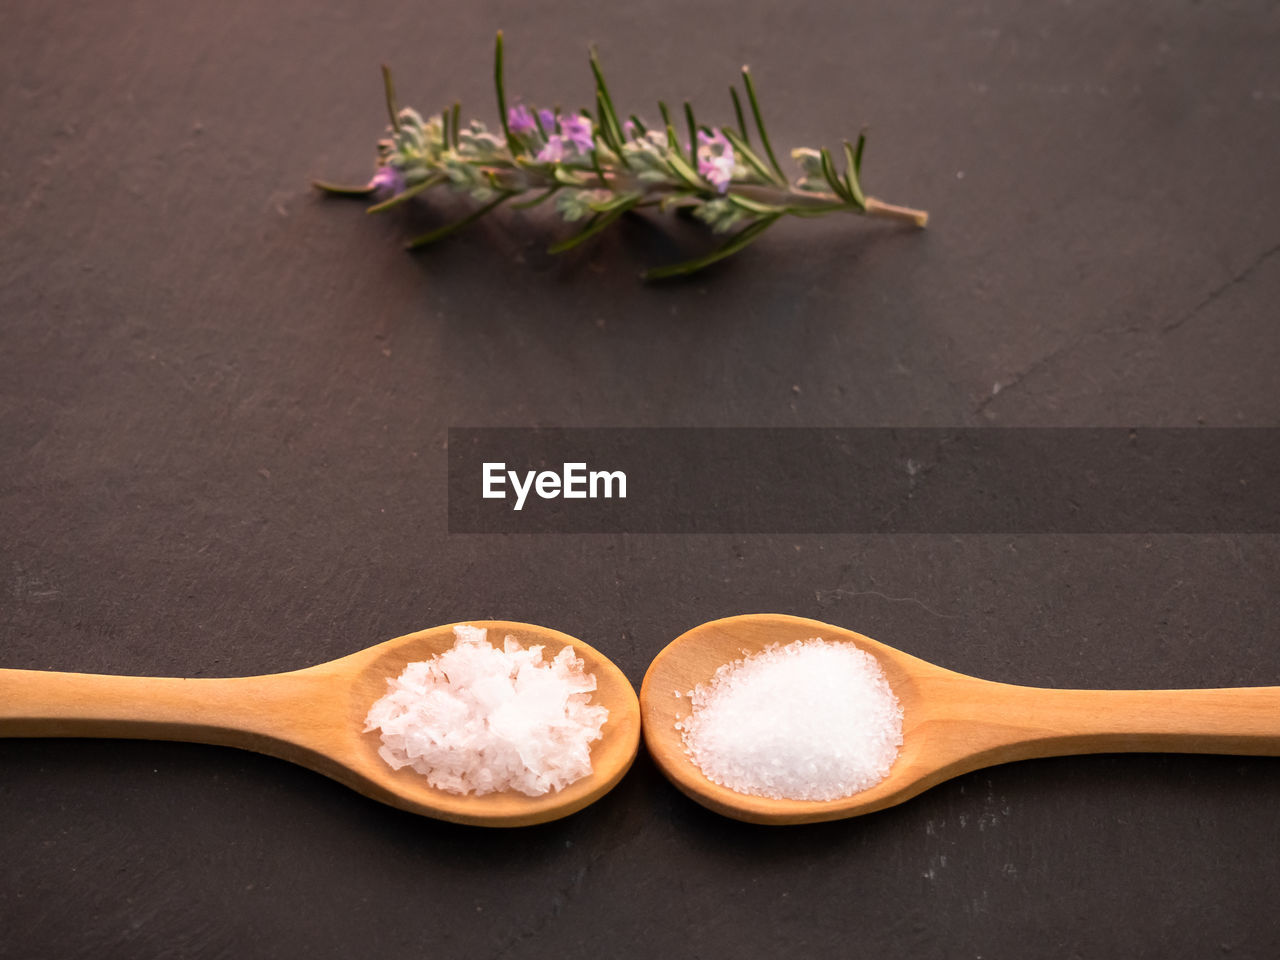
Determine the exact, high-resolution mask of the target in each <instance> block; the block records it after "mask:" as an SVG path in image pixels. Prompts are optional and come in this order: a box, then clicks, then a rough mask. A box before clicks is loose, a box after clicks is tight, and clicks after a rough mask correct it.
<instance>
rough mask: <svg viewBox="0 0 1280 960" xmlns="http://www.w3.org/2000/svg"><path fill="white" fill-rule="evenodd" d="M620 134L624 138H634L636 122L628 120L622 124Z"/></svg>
mask: <svg viewBox="0 0 1280 960" xmlns="http://www.w3.org/2000/svg"><path fill="white" fill-rule="evenodd" d="M622 136H623V139H625V140H634V139H635V138H636V122H635V121H634V120H628V121H627V122H626V123H624V124H623V125H622Z"/></svg>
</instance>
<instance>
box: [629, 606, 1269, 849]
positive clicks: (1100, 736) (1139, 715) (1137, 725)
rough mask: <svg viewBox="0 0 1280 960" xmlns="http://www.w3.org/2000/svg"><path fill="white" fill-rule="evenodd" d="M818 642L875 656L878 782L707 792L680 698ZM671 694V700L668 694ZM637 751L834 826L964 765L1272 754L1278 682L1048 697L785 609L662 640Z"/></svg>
mask: <svg viewBox="0 0 1280 960" xmlns="http://www.w3.org/2000/svg"><path fill="white" fill-rule="evenodd" d="M815 637H821V638H822V639H824V640H827V641H831V642H837V641H840V642H847V643H853V644H856V645H857V646H858V647H860V648H861V649H863V650H864V651H866V652H867V653H869V654H871V655H872V656H874V657H875V658H876V659H877V660H878V661H879V663H880V666H881V667H882V668H883V669H884V672H885V676H886V678H887V679H888V681H889V685H890V687H891V688H892V689H893V692H894V694H895V695H896V696H897V698H898V702H899V704H900V705H901V706H902V711H903V724H902V749H901V751H900V752H899V754H898V756H897V759H896V760H895V761H894V764H893V766H892V768H891V769H890V771H889V774H888V776H887V777H885V779H883V780H881V781H880V782H879V783H878V784H876V785H874V786H872V787H870V788H869V789H867V790H864V791H862V792H860V793H856V794H854V795H853V796H850V797H845V798H843V799H839V800H824V801H817V800H776V799H772V798H768V797H757V796H749V795H747V794H743V793H738V792H736V791H734V790H731V789H729V788H728V787H724V786H721V785H720V784H717V783H712V782H711V781H710V780H708V779H707V778H706V776H704V775H703V773H702V771H701V770H699V769H698V767H697V766H696V765H695V764H694V763H693V761H692V760H691V759H690V758H689V757H688V756H687V754H686V753H685V749H684V744H683V742H682V740H681V737H680V732H679V731H678V730H677V729H676V727H675V723H676V721H677V720H680V719H682V718H683V717H686V716H688V714H689V712H690V703H689V699H688V697H687V696H685V694H686V693H688V692H689V691H691V690H692V689H693V688H694V687H695V686H697V685H698V684H699V683H705V682H707V681H708V680H710V679H711V677H712V676H713V675H714V674H715V671H716V669H717V668H718V667H719V666H721V665H722V664H725V663H730V662H732V661H734V660H737V659H739V658H741V657H742V656H743V655H744V654H754V653H756V652H758V651H760V650H762V649H764V648H765V647H767V646H769V645H771V644H781V645H784V646H785V645H786V644H789V643H793V642H795V641H797V640H809V639H812V638H815ZM677 693H679V694H680V696H676V694H677ZM640 711H641V716H642V717H643V721H644V736H645V744H646V746H647V747H648V749H649V752H650V754H652V756H653V758H654V760H655V761H656V762H657V764H658V766H659V768H661V770H662V771H663V773H665V774H666V776H667V777H668V778H669V779H670V780H671V781H672V783H674V784H675V785H676V787H677V788H679V789H680V790H681V791H682V792H683V793H685V794H686V795H688V796H689V797H691V798H692V799H693V800H696V801H697V802H698V803H700V804H702V805H703V806H705V807H708V808H710V809H711V810H714V811H716V812H717V813H722V814H724V815H725V816H729V817H733V818H735V819H738V820H745V821H748V822H751V823H772V824H786V823H810V822H816V821H820V820H839V819H842V818H844V817H854V816H859V815H860V814H864V813H871V812H873V811H876V810H881V809H884V808H885V807H890V806H893V805H895V804H898V803H902V802H903V801H904V800H909V799H910V798H912V797H914V796H916V795H917V794H919V793H922V792H923V791H925V790H927V789H929V788H930V787H932V786H934V785H936V784H938V783H941V782H942V781H944V780H948V779H950V778H952V777H955V776H959V775H960V774H962V773H967V772H969V771H972V770H977V769H980V768H982V767H988V766H992V765H994V764H998V763H1005V762H1008V761H1012V760H1023V759H1030V758H1033V757H1050V756H1066V755H1071V754H1082V753H1119V752H1180V753H1228V754H1252V755H1260V756H1277V755H1280V687H1240V688H1232V689H1216V690H1056V689H1048V688H1042V687H1024V686H1016V685H1014V684H1006V683H996V682H993V681H990V680H981V679H979V678H977V677H971V676H967V675H965V674H961V673H956V672H954V671H952V670H947V669H945V668H943V667H939V666H936V665H935V664H932V663H928V662H927V661H924V660H921V659H919V658H917V657H913V656H911V655H910V654H907V653H903V652H902V651H901V650H896V649H894V648H893V647H890V646H888V645H886V644H883V643H880V642H878V641H876V640H872V639H871V638H870V637H866V636H863V635H862V634H860V633H855V632H853V631H852V630H846V629H845V628H843V627H838V626H834V625H832V624H829V623H822V622H820V621H818V620H807V619H804V618H801V617H791V616H786V615H783V614H750V615H744V616H736V617H728V618H725V619H723V620H713V621H711V622H710V623H704V624H702V625H701V626H698V627H694V628H693V629H692V630H689V631H687V632H686V633H684V634H682V635H681V636H680V637H678V638H676V639H675V640H674V641H672V642H671V643H670V644H669V645H668V646H667V647H666V648H665V649H664V650H662V652H661V653H659V654H658V656H657V657H656V658H655V659H654V661H653V663H652V664H651V665H650V666H649V670H648V672H647V673H646V674H645V678H644V683H643V685H642V686H641V688H640Z"/></svg>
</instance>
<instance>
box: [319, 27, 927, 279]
mask: <svg viewBox="0 0 1280 960" xmlns="http://www.w3.org/2000/svg"><path fill="white" fill-rule="evenodd" d="M589 63H590V66H591V72H592V75H593V77H594V79H595V112H594V113H591V112H589V111H587V110H582V111H580V112H577V113H573V112H567V113H562V112H561V111H560V109H559V108H558V107H557V108H555V109H554V110H547V109H542V110H536V111H535V110H533V109H531V108H529V107H527V106H525V105H524V104H522V103H520V102H519V101H516V102H515V103H514V105H509V103H508V100H507V93H506V79H505V77H504V71H503V40H502V32H501V31H499V32H498V37H497V42H496V45H495V49H494V70H493V76H494V87H495V90H496V93H497V100H498V114H499V118H500V121H501V131H500V133H496V134H495V133H491V132H489V130H488V129H487V128H486V127H485V125H484V124H483V123H481V122H480V121H478V120H473V121H471V123H469V124H468V125H467V126H466V127H463V126H462V123H461V116H460V114H461V108H460V105H459V104H457V103H454V104H453V105H452V106H451V107H446V108H445V109H444V110H442V111H441V112H440V113H439V114H437V115H434V116H431V117H427V118H425V119H424V118H423V117H422V116H421V115H420V114H419V113H418V112H417V111H415V110H414V109H412V108H411V107H403V108H402V107H400V106H399V105H398V102H397V100H396V92H395V86H394V83H393V81H392V77H391V71H390V70H389V69H388V68H387V67H385V66H384V67H383V68H382V78H383V93H384V96H385V99H386V105H387V114H388V116H389V117H390V126H389V127H388V130H387V136H386V137H385V138H384V139H382V140H380V141H379V142H378V166H377V171H376V173H375V174H374V176H373V178H372V179H371V180H370V181H369V182H368V183H367V184H364V185H359V186H342V185H338V184H333V183H327V182H324V181H319V180H317V181H315V186H316V187H317V188H318V189H320V190H322V191H324V192H325V193H329V194H335V195H340V196H360V197H370V196H373V197H376V198H378V202H376V203H374V204H373V205H372V206H371V207H369V212H370V213H380V212H382V211H383V210H387V209H390V208H392V207H395V206H399V205H400V204H402V203H404V202H406V201H408V200H410V199H411V198H413V197H415V196H417V195H418V194H421V193H425V192H427V191H428V190H431V189H432V188H434V187H443V188H446V189H449V190H452V191H454V192H458V193H465V194H468V195H469V196H470V197H471V198H472V199H473V200H474V201H475V202H476V203H477V204H479V206H478V207H477V209H476V210H474V211H473V212H472V213H471V214H469V215H468V216H465V217H463V218H462V219H461V220H458V221H455V222H453V223H450V224H448V225H446V226H443V227H440V228H438V229H436V230H433V231H431V232H430V233H427V234H424V235H423V236H421V237H418V238H417V239H415V240H413V241H412V242H410V243H409V247H410V248H416V247H421V246H425V245H427V244H430V243H434V242H435V241H437V240H440V239H442V238H444V237H446V236H448V235H450V234H452V233H454V232H455V231H457V230H460V229H462V228H463V227H465V226H467V225H469V224H471V223H473V222H475V221H476V220H478V219H480V218H481V217H483V216H484V215H485V214H487V213H489V212H490V211H491V210H494V209H496V208H497V207H499V206H501V205H502V204H503V203H506V202H507V201H511V203H510V206H511V207H513V208H515V209H529V208H531V207H534V206H537V205H539V204H541V203H544V202H547V201H550V202H551V203H552V205H553V206H554V207H555V209H556V211H557V212H558V213H559V214H560V215H561V217H563V218H564V219H565V220H566V221H569V222H577V221H584V223H583V225H582V227H581V228H580V229H579V231H578V232H577V233H576V234H574V235H573V236H571V237H569V238H568V239H566V240H563V241H561V242H559V243H557V244H554V245H553V246H552V247H551V248H550V252H551V253H561V252H563V251H565V250H569V249H572V248H573V247H576V246H578V245H579V244H581V243H583V242H584V241H586V240H589V239H590V238H592V237H594V236H595V235H596V234H598V233H600V232H601V231H603V230H604V229H606V228H607V227H609V226H610V225H611V224H613V223H614V222H615V221H617V220H618V219H620V218H621V217H622V216H624V215H626V214H627V213H630V212H632V211H635V210H638V209H641V208H645V207H657V208H658V209H659V210H661V211H669V210H683V211H686V212H688V213H691V214H692V215H693V216H694V217H696V218H697V219H699V220H701V221H702V222H704V223H706V224H707V225H708V226H709V227H710V228H711V229H712V231H714V232H715V233H718V234H728V235H729V236H728V238H727V239H726V241H725V242H724V243H723V244H722V245H721V246H720V247H719V248H717V249H716V250H714V251H712V252H711V253H709V254H707V255H705V256H702V257H697V258H694V259H692V260H688V261H686V262H684V263H677V264H672V265H670V266H664V267H658V268H655V269H652V270H649V271H647V272H646V273H644V274H642V276H643V277H644V278H645V279H646V280H660V279H664V278H667V277H676V276H685V275H688V274H690V273H694V272H696V271H698V270H701V269H703V268H704V267H707V266H710V265H711V264H713V263H717V262H718V261H720V260H723V259H725V258H726V257H729V256H731V255H733V254H735V253H737V252H738V251H739V250H742V249H743V248H744V247H746V246H747V245H749V244H751V243H753V242H754V241H755V240H756V239H758V238H759V237H760V236H761V234H763V233H764V232H765V231H766V230H768V229H769V228H770V227H771V226H773V225H774V224H775V223H777V222H778V221H779V220H781V219H782V218H783V217H785V216H793V217H802V218H807V217H816V216H825V215H826V214H829V213H856V214H861V215H863V216H868V217H877V218H882V219H890V220H897V221H899V222H903V223H909V224H912V225H914V226H917V227H923V226H924V225H925V223H926V222H927V221H928V217H929V215H928V214H927V213H925V212H924V211H923V210H914V209H911V208H909V207H900V206H895V205H893V204H888V203H883V202H882V201H880V200H877V199H875V198H874V197H868V196H867V195H866V194H865V193H864V191H863V188H862V157H863V151H864V148H865V145H866V135H865V131H864V132H863V133H860V134H859V135H858V139H857V142H856V144H851V143H850V142H849V141H847V140H846V141H844V143H843V156H842V160H843V170H841V169H840V168H839V166H838V164H837V162H836V160H835V158H834V157H833V156H832V153H831V151H829V150H827V149H825V148H823V149H820V150H811V149H808V148H801V149H797V150H793V151H791V156H792V158H793V159H794V160H795V161H797V163H798V164H799V167H800V174H801V175H800V177H799V178H797V179H796V180H794V181H791V180H789V179H788V178H787V175H786V174H785V173H784V172H783V169H782V166H781V164H780V163H779V162H778V157H777V155H776V154H775V153H774V151H773V145H772V144H771V142H770V140H769V133H768V131H767V129H766V127H765V123H764V116H763V113H762V111H761V109H760V101H759V98H758V96H757V94H756V86H755V82H754V80H753V79H752V77H751V72H750V71H749V70H748V69H747V68H746V67H743V68H742V87H743V93H744V94H745V96H746V105H747V107H748V109H749V111H750V119H751V120H752V121H754V123H755V139H756V140H758V141H759V149H757V148H756V147H754V146H752V132H751V131H750V130H749V129H748V125H747V119H748V113H747V111H746V110H744V109H743V100H742V98H741V97H740V96H739V93H738V89H737V88H736V87H731V88H730V91H729V93H730V98H731V100H732V102H733V112H734V118H733V123H732V124H729V125H726V126H724V127H720V128H716V127H708V126H706V125H700V124H698V122H697V120H696V119H695V116H694V111H693V106H692V105H691V104H689V103H688V102H686V103H684V119H685V126H686V128H687V138H688V139H687V140H686V141H685V142H684V143H683V144H682V143H681V140H680V136H679V134H678V133H677V132H676V128H675V126H674V125H673V123H672V118H671V112H670V111H669V110H668V109H667V105H666V104H665V103H662V102H659V104H658V110H659V113H660V114H661V116H662V124H661V125H660V126H658V127H655V128H652V129H651V128H649V127H647V126H646V125H645V124H644V123H643V122H642V121H641V120H640V118H639V117H638V116H636V115H635V114H631V115H630V116H629V119H628V120H627V121H626V122H625V123H623V122H622V121H621V119H620V115H619V113H618V111H617V108H616V107H615V106H614V101H613V97H612V95H611V94H610V92H609V87H608V84H607V83H606V82H605V77H604V69H603V68H602V67H601V65H600V59H599V57H598V56H597V54H596V52H595V50H592V51H591V53H590V57H589Z"/></svg>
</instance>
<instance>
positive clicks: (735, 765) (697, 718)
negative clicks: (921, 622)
mask: <svg viewBox="0 0 1280 960" xmlns="http://www.w3.org/2000/svg"><path fill="white" fill-rule="evenodd" d="M676 695H677V696H679V694H678V693H677V694H676ZM687 695H688V696H689V697H691V698H692V706H693V712H692V713H691V714H690V715H689V716H687V717H685V718H684V719H683V720H679V721H677V722H676V729H678V730H679V731H680V735H681V737H682V739H683V740H684V745H685V752H686V753H687V754H688V755H689V757H690V759H692V760H693V762H694V763H695V764H696V765H697V767H698V768H699V769H700V770H701V771H702V772H703V773H704V774H705V775H706V777H707V779H709V780H711V781H712V782H714V783H718V784H721V785H722V786H725V787H728V788H729V789H731V790H735V791H737V792H738V793H745V794H750V795H752V796H757V797H772V798H774V799H777V800H838V799H840V798H842V797H849V796H852V795H853V794H855V793H860V792H861V791H863V790H866V789H867V788H868V787H872V786H875V784H877V783H879V782H880V781H881V780H883V779H884V778H885V777H886V776H888V774H889V768H890V767H892V766H893V761H894V759H895V758H896V757H897V755H898V750H899V748H900V747H901V746H902V707H901V706H900V705H899V704H898V699H897V697H895V696H894V694H893V690H892V689H891V688H890V686H889V681H888V680H887V679H886V678H885V675H884V670H883V669H881V667H880V664H879V662H878V661H877V660H876V658H875V657H873V656H872V655H871V654H869V653H867V652H865V651H864V650H862V649H860V648H859V647H857V646H856V645H854V644H852V643H828V642H827V641H825V640H822V639H820V638H817V639H812V640H797V641H796V642H794V643H790V644H787V645H786V646H785V647H784V646H780V645H778V644H773V645H771V646H768V647H766V648H765V649H763V650H761V651H760V652H759V653H756V654H753V655H751V656H748V657H744V658H743V659H741V660H735V661H733V662H732V663H726V664H724V665H723V666H721V667H719V668H718V669H717V670H716V672H715V676H713V677H712V678H711V680H709V681H708V682H706V683H700V684H698V686H697V687H695V688H694V689H693V690H691V691H689V693H688V694H687Z"/></svg>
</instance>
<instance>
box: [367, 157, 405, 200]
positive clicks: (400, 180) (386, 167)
mask: <svg viewBox="0 0 1280 960" xmlns="http://www.w3.org/2000/svg"><path fill="white" fill-rule="evenodd" d="M369 186H370V188H372V189H373V190H374V192H376V193H377V194H378V195H379V196H383V197H386V196H395V195H396V194H397V193H400V191H402V190H403V189H404V174H403V173H402V172H401V171H400V170H398V169H396V168H395V167H393V166H391V165H390V164H383V165H382V166H381V167H379V168H378V172H377V173H375V174H374V175H373V179H372V180H370V181H369Z"/></svg>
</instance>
